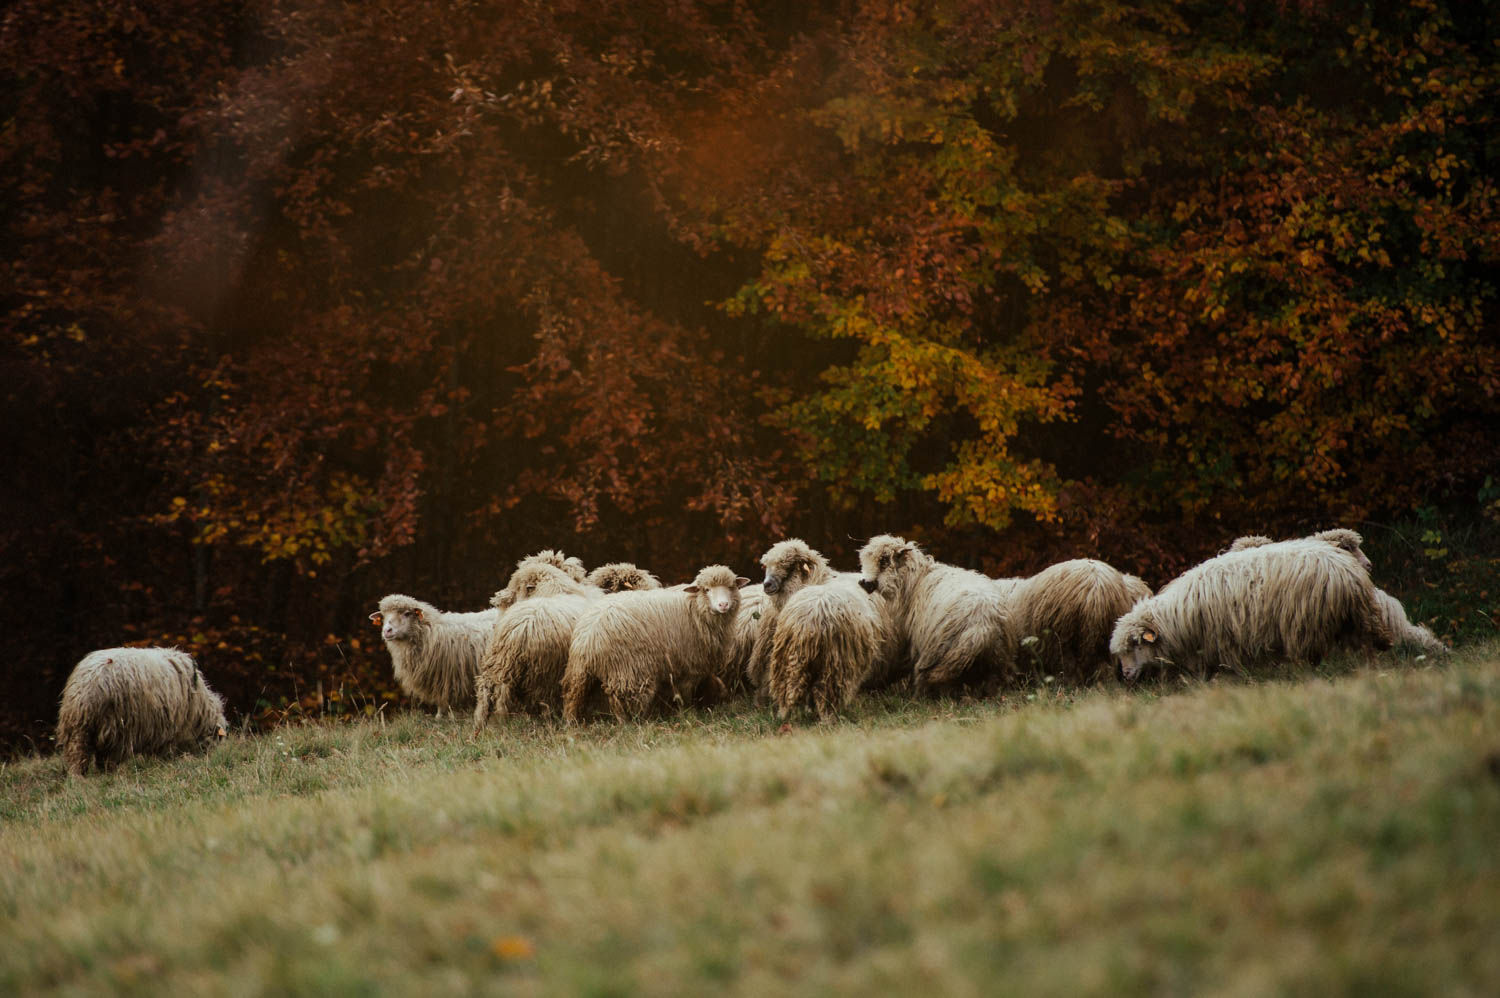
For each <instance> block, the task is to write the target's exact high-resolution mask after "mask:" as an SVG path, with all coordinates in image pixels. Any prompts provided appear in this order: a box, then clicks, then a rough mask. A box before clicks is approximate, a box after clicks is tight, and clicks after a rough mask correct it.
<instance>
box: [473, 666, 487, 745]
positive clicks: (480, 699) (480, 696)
mask: <svg viewBox="0 0 1500 998" xmlns="http://www.w3.org/2000/svg"><path fill="white" fill-rule="evenodd" d="M489 719H490V680H489V677H488V676H483V675H481V676H480V677H479V679H478V680H477V681H476V682H475V683H474V734H476V735H477V734H479V732H481V731H483V730H484V726H485V724H486V722H488V721H489Z"/></svg>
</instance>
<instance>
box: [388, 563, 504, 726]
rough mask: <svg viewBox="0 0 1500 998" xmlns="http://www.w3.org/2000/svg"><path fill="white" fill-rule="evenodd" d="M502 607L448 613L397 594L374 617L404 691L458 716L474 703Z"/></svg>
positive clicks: (441, 710) (389, 597) (441, 711)
mask: <svg viewBox="0 0 1500 998" xmlns="http://www.w3.org/2000/svg"><path fill="white" fill-rule="evenodd" d="M499 615H500V611H499V610H498V609H493V608H492V609H489V610H478V611H474V612H467V613H455V612H451V611H449V612H445V611H442V610H439V609H438V608H437V607H435V606H433V605H432V604H431V603H426V602H423V601H422V600H419V599H414V598H412V597H410V596H403V595H401V594H400V593H392V594H391V595H389V596H386V597H383V598H382V599H381V601H380V609H379V610H377V611H375V612H374V613H372V614H370V620H371V621H373V622H374V623H375V625H376V626H377V627H379V628H380V636H381V638H382V639H384V641H385V648H386V651H388V652H390V655H391V668H392V670H393V671H394V672H395V675H396V682H397V683H398V684H399V685H400V687H401V689H402V690H403V691H405V693H406V694H407V695H408V696H410V697H411V698H412V699H413V700H415V701H417V702H418V703H425V704H431V705H433V706H434V707H436V708H437V713H438V716H439V717H441V716H442V714H443V712H444V711H445V710H446V711H447V712H448V715H449V716H450V717H452V716H453V715H454V713H455V712H456V711H458V710H460V709H468V708H469V707H472V706H473V704H474V677H475V675H476V673H477V672H478V670H479V659H480V656H482V655H483V654H484V648H485V645H486V644H487V643H488V642H489V639H490V632H491V631H492V630H493V629H494V627H495V620H496V619H497V618H498V617H499Z"/></svg>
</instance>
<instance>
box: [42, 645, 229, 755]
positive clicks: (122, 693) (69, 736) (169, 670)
mask: <svg viewBox="0 0 1500 998" xmlns="http://www.w3.org/2000/svg"><path fill="white" fill-rule="evenodd" d="M227 729H228V724H227V722H226V721H225V720H224V701H223V700H222V699H221V698H220V697H219V695H218V694H217V693H215V692H214V691H213V690H211V689H209V688H208V684H207V683H205V682H204V681H203V675H202V673H200V672H199V671H198V663H197V662H195V661H194V660H193V656H191V655H189V654H188V653H187V652H185V651H179V650H178V649H176V648H104V649H101V650H99V651H94V652H90V653H89V654H87V655H85V656H84V657H83V658H82V659H81V660H80V661H79V662H78V664H77V665H75V666H74V667H73V672H72V674H70V675H69V676H68V682H67V685H65V686H64V687H63V693H62V705H61V707H60V709H59V710H58V715H57V747H58V749H59V750H60V751H61V752H62V755H63V759H64V761H65V762H66V763H67V766H68V772H69V773H71V774H73V775H74V776H82V775H84V773H86V772H87V771H88V767H89V764H90V763H91V762H92V763H94V764H95V765H97V766H99V767H101V768H102V767H104V766H106V765H112V764H114V763H117V762H120V761H122V760H124V759H126V758H129V757H130V756H132V755H165V754H169V753H173V752H193V751H201V750H203V749H205V748H207V747H208V746H209V745H211V744H213V743H214V742H215V741H216V740H218V739H222V738H223V737H224V735H225V732H226V731H227Z"/></svg>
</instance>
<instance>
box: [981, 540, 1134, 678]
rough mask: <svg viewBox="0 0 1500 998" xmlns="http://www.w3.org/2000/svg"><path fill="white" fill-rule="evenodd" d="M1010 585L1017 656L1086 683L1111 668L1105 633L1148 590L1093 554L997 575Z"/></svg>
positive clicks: (1042, 667) (1107, 638)
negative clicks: (1026, 573)
mask: <svg viewBox="0 0 1500 998" xmlns="http://www.w3.org/2000/svg"><path fill="white" fill-rule="evenodd" d="M999 581H1000V582H1001V583H1002V585H1005V588H1007V589H1009V590H1010V591H1009V593H1008V599H1009V606H1010V620H1011V630H1012V632H1013V633H1014V634H1015V636H1016V639H1017V640H1018V642H1019V648H1020V649H1021V651H1020V653H1019V655H1018V658H1020V659H1022V660H1028V661H1030V662H1032V663H1033V664H1034V665H1035V666H1036V668H1037V669H1039V670H1040V671H1041V672H1042V673H1043V674H1052V675H1058V676H1062V677H1065V678H1067V679H1071V680H1073V681H1074V682H1080V683H1087V682H1092V681H1094V680H1096V679H1099V678H1102V677H1103V676H1106V675H1109V674H1111V673H1112V672H1113V668H1112V663H1111V662H1110V658H1109V638H1110V634H1111V633H1112V632H1113V631H1114V627H1115V621H1116V620H1118V619H1120V617H1121V616H1122V615H1123V614H1124V613H1125V612H1126V611H1127V610H1129V609H1130V608H1131V607H1132V606H1134V605H1135V603H1136V601H1137V600H1140V599H1144V598H1145V597H1147V596H1150V595H1151V587H1149V586H1147V585H1146V584H1145V583H1144V582H1142V581H1141V580H1140V579H1138V578H1136V577H1135V576H1134V575H1126V574H1125V573H1123V572H1121V571H1119V570H1118V569H1116V568H1112V567H1111V566H1109V565H1107V564H1105V563H1104V562H1102V561H1096V560H1094V559H1092V558H1075V559H1073V560H1071V561H1064V562H1059V563H1058V564H1056V565H1053V566H1051V567H1049V568H1047V569H1044V570H1043V571H1041V572H1038V573H1037V574H1036V575H1033V576H1031V577H1030V578H1028V579H1021V580H1013V579H1005V580H999Z"/></svg>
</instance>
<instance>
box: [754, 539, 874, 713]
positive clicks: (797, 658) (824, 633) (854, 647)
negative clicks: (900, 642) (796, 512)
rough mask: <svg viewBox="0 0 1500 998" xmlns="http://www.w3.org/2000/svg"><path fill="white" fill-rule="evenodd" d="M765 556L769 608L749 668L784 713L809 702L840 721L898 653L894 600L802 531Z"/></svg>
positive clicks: (773, 546) (765, 585)
mask: <svg viewBox="0 0 1500 998" xmlns="http://www.w3.org/2000/svg"><path fill="white" fill-rule="evenodd" d="M760 560H761V564H762V565H763V566H764V567H765V570H766V577H765V582H764V583H762V586H763V588H764V590H765V592H766V594H767V596H766V602H767V607H768V609H767V610H766V611H764V612H763V619H762V621H761V629H760V633H759V635H757V639H758V640H757V646H756V648H755V650H754V653H753V655H752V659H751V662H750V663H749V667H748V669H747V676H748V678H749V679H750V680H751V682H752V683H753V684H754V685H755V686H756V687H757V689H758V690H759V691H762V692H763V693H764V694H765V695H766V696H767V697H769V699H770V700H771V702H772V704H773V705H774V706H775V708H776V712H777V715H778V716H780V717H782V718H786V717H788V716H790V715H791V714H792V712H793V711H795V710H796V709H797V708H798V707H800V706H808V707H811V708H812V709H813V710H814V711H815V712H816V713H817V715H818V718H819V720H821V721H824V722H830V721H833V720H835V719H836V718H837V716H838V712H839V711H840V710H842V709H843V708H844V707H847V706H848V704H849V702H850V701H851V700H852V699H853V698H854V694H855V693H856V692H857V691H858V690H859V689H860V687H861V686H862V685H864V684H865V683H867V682H870V681H871V680H872V677H873V678H875V679H876V680H879V679H881V678H884V675H885V673H886V672H888V671H889V669H890V663H891V662H892V661H893V660H896V659H897V658H898V656H897V655H896V654H895V649H894V641H893V636H892V635H893V630H894V629H893V627H892V626H891V621H890V620H889V619H888V618H887V607H886V606H885V604H884V601H883V600H881V599H880V598H879V597H874V596H871V594H869V593H867V592H865V591H864V590H863V589H862V588H861V587H860V585H859V579H860V576H859V573H857V572H835V571H834V570H833V569H832V568H831V567H829V564H828V560H827V559H826V558H824V557H823V555H822V554H821V553H819V552H818V551H816V550H814V549H813V548H812V547H810V546H809V545H808V544H807V543H806V542H804V541H802V540H800V539H798V538H788V539H787V540H784V541H780V542H778V543H777V544H774V545H772V547H771V548H770V550H768V551H767V552H766V553H765V554H763V555H762V556H761V559H760Z"/></svg>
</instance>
